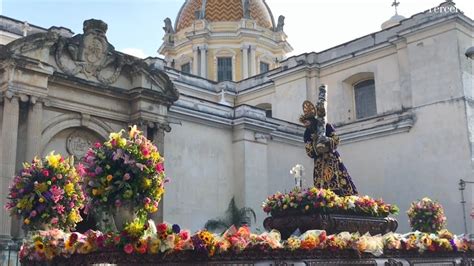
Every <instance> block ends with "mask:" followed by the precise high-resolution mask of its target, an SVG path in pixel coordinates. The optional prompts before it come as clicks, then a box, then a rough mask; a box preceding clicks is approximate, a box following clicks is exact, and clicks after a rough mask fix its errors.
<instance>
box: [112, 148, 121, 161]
mask: <svg viewBox="0 0 474 266" xmlns="http://www.w3.org/2000/svg"><path fill="white" fill-rule="evenodd" d="M122 157H123V150H122V149H117V151H114V153H113V154H112V160H114V161H117V160H118V159H120V158H122Z"/></svg>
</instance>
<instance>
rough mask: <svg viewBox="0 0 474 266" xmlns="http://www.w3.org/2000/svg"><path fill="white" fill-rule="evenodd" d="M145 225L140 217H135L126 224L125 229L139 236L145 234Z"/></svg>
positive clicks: (130, 233)
mask: <svg viewBox="0 0 474 266" xmlns="http://www.w3.org/2000/svg"><path fill="white" fill-rule="evenodd" d="M144 230H145V226H144V224H143V223H142V222H140V220H139V219H135V220H134V221H133V222H131V223H129V224H128V225H126V226H125V231H126V232H127V233H128V234H129V235H131V236H135V237H139V236H141V235H142V234H143V232H144Z"/></svg>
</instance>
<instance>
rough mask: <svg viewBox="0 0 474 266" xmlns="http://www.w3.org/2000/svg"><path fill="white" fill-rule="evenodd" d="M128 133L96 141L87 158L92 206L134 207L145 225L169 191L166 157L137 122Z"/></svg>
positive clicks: (86, 171)
mask: <svg viewBox="0 0 474 266" xmlns="http://www.w3.org/2000/svg"><path fill="white" fill-rule="evenodd" d="M124 133H125V132H124V130H121V131H119V132H114V133H111V134H110V136H109V140H108V141H107V142H105V143H103V144H101V143H96V144H95V145H94V146H93V147H92V148H90V149H89V151H88V152H87V154H86V156H85V158H84V161H85V165H86V168H85V177H86V178H85V181H86V186H85V191H86V194H87V196H88V197H89V199H90V200H89V205H88V209H95V210H98V211H103V210H104V208H105V211H108V210H114V209H116V208H118V207H121V206H126V207H130V208H134V209H135V211H136V213H137V214H138V218H139V221H135V222H136V224H135V225H140V226H143V225H144V223H145V222H146V216H147V213H153V212H156V211H157V210H158V204H159V202H160V199H161V197H162V195H163V193H164V191H165V190H164V183H165V173H164V165H163V162H164V159H163V157H161V156H160V153H159V152H158V149H157V148H156V146H155V145H153V143H152V142H151V141H150V140H148V139H147V138H146V137H145V136H143V134H142V132H141V131H139V130H137V127H136V126H133V127H131V129H130V131H129V133H128V134H127V136H126V137H124V136H123V135H124Z"/></svg>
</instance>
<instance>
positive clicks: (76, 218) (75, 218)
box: [67, 210, 82, 223]
mask: <svg viewBox="0 0 474 266" xmlns="http://www.w3.org/2000/svg"><path fill="white" fill-rule="evenodd" d="M67 219H68V220H69V221H70V222H72V223H78V222H80V221H82V217H81V215H79V214H78V213H77V211H76V210H74V211H71V212H70V213H69V215H68V217H67Z"/></svg>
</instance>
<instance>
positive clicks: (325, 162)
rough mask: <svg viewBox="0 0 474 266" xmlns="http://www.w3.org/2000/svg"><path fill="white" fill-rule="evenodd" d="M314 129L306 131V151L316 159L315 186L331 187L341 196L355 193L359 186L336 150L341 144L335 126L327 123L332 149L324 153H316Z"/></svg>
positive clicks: (330, 147)
mask: <svg viewBox="0 0 474 266" xmlns="http://www.w3.org/2000/svg"><path fill="white" fill-rule="evenodd" d="M312 133H314V132H313V130H311V129H306V131H305V133H304V142H305V148H306V153H307V154H308V156H309V157H311V158H313V159H314V175H313V181H314V186H315V187H317V188H324V189H330V190H332V191H334V193H336V194H337V195H339V196H346V195H355V194H357V193H358V192H357V188H356V187H355V185H354V183H353V182H352V179H351V176H350V175H349V173H348V172H347V169H346V167H345V166H344V164H343V163H342V160H341V158H340V155H339V153H338V152H337V151H336V148H337V145H338V144H339V137H338V136H337V135H336V134H335V130H334V127H333V126H332V125H331V124H329V123H328V124H326V136H327V137H329V143H328V144H327V145H328V146H329V149H330V151H329V152H326V153H324V154H322V155H320V154H316V152H315V147H314V145H315V144H316V141H313V139H312V137H311V135H312Z"/></svg>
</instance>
